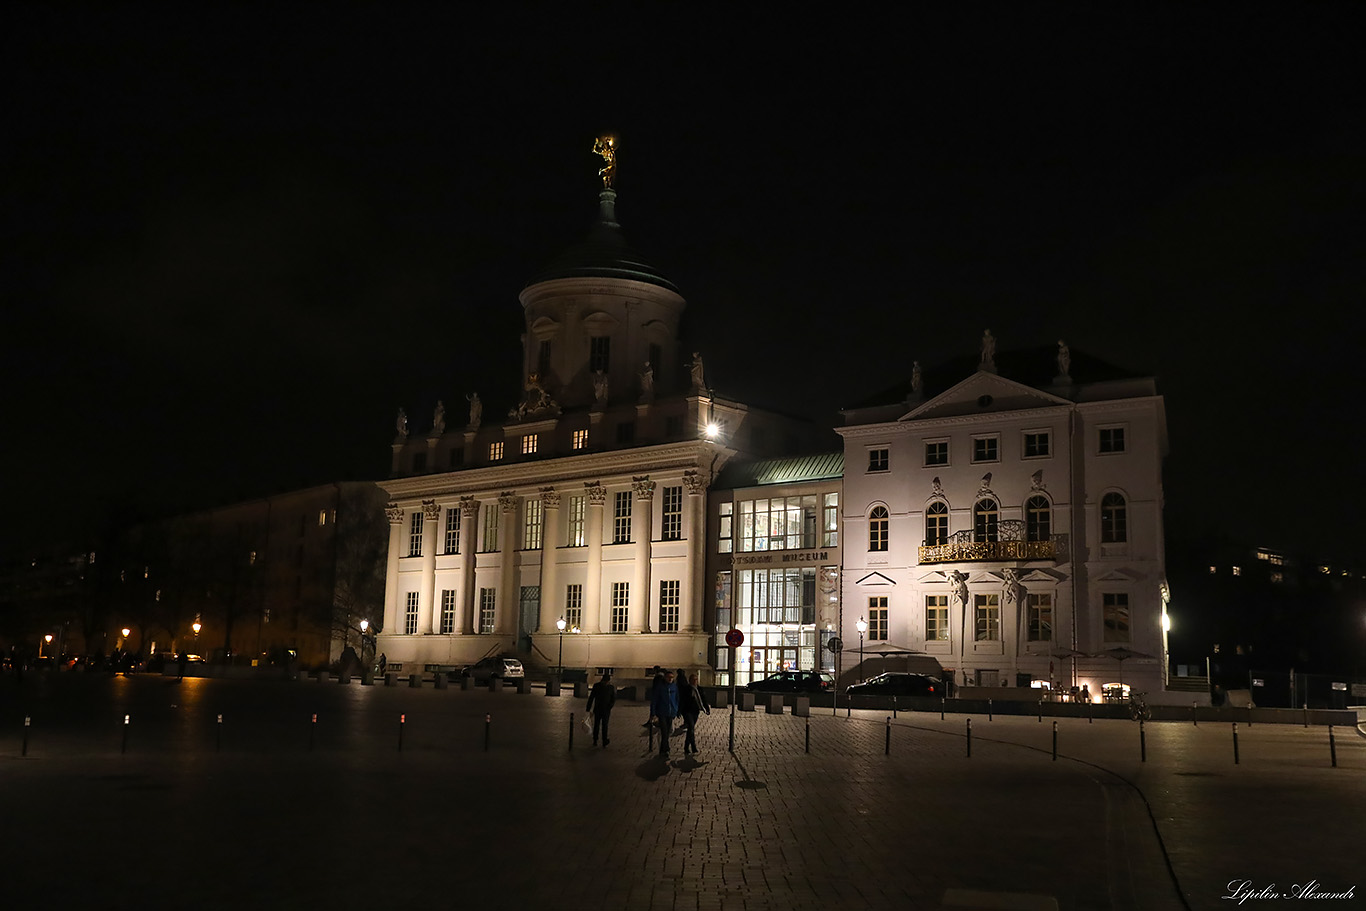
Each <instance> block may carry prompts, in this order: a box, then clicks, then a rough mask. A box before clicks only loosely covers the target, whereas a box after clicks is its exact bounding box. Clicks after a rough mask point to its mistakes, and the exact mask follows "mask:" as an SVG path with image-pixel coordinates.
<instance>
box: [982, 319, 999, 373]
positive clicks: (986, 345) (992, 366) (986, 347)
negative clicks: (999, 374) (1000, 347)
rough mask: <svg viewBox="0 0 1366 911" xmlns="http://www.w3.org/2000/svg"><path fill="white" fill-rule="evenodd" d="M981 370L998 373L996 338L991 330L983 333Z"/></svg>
mask: <svg viewBox="0 0 1366 911" xmlns="http://www.w3.org/2000/svg"><path fill="white" fill-rule="evenodd" d="M979 369H981V370H988V371H991V372H992V373H995V372H996V338H995V337H994V336H993V335H992V334H991V330H990V329H988V330H987V331H986V332H983V333H982V363H981V366H980V368H979Z"/></svg>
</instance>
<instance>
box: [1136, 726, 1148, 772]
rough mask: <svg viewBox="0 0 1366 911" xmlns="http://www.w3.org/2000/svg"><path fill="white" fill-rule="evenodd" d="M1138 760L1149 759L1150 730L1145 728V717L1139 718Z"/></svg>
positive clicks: (1145, 760) (1144, 760)
mask: <svg viewBox="0 0 1366 911" xmlns="http://www.w3.org/2000/svg"><path fill="white" fill-rule="evenodd" d="M1138 761H1139V762H1147V761H1148V732H1147V731H1145V730H1143V719H1142V718H1140V719H1138Z"/></svg>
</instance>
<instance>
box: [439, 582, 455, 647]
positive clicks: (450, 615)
mask: <svg viewBox="0 0 1366 911" xmlns="http://www.w3.org/2000/svg"><path fill="white" fill-rule="evenodd" d="M441 632H442V634H443V635H446V636H449V635H450V634H451V633H454V632H455V591H454V590H452V589H449V588H444V589H442V590H441Z"/></svg>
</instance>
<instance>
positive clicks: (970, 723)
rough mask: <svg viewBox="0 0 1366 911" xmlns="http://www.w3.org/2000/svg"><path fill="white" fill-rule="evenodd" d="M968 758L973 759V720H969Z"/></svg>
mask: <svg viewBox="0 0 1366 911" xmlns="http://www.w3.org/2000/svg"><path fill="white" fill-rule="evenodd" d="M968 758H969V759H971V758H972V719H971V718H969V719H968Z"/></svg>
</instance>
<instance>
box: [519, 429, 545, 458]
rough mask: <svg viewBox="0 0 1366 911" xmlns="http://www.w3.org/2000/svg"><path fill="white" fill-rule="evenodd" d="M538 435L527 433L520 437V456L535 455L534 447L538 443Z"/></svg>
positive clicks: (539, 436)
mask: <svg viewBox="0 0 1366 911" xmlns="http://www.w3.org/2000/svg"><path fill="white" fill-rule="evenodd" d="M540 439H541V435H540V434H539V433H528V434H525V435H524V436H523V437H522V455H535V454H536V446H537V444H538V443H539V442H540Z"/></svg>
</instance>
